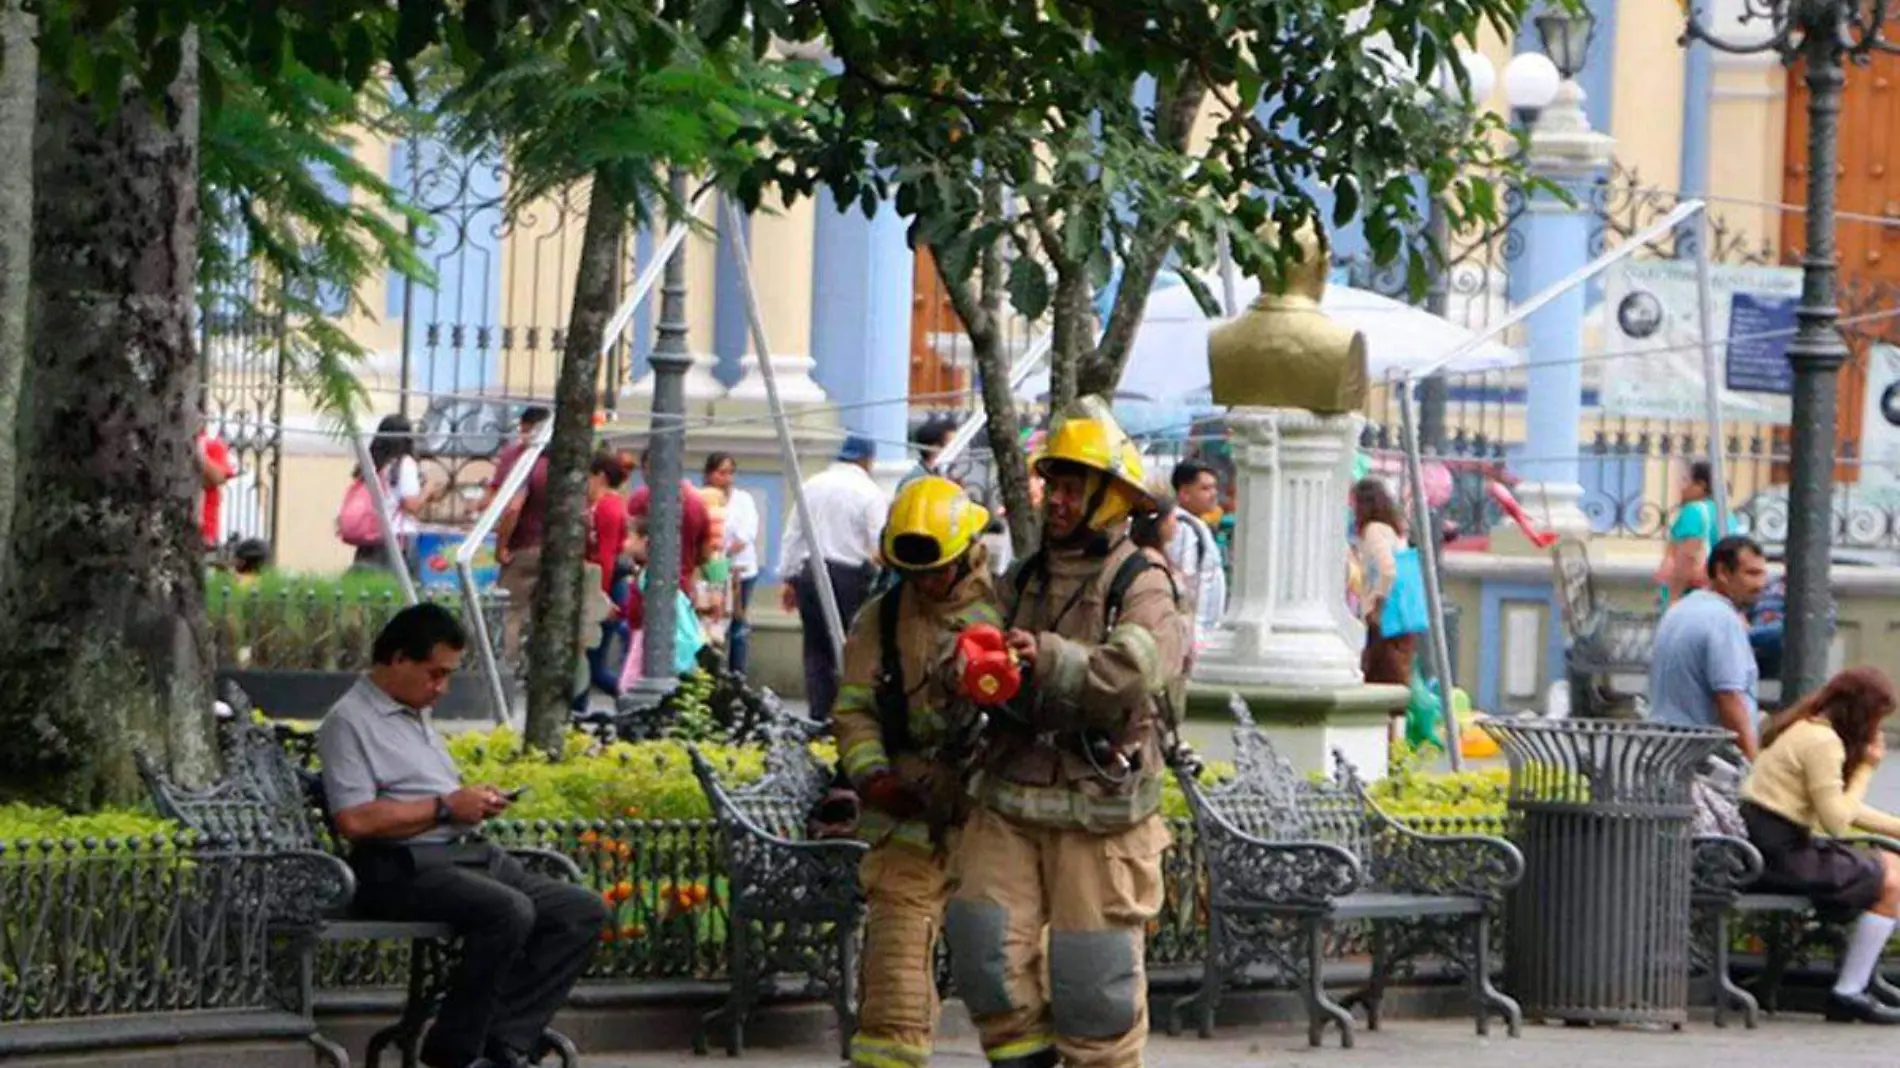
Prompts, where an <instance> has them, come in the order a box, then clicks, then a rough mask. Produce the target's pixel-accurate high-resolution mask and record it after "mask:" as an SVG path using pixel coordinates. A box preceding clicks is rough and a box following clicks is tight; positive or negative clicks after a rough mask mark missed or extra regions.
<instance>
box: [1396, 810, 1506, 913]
mask: <svg viewBox="0 0 1900 1068" xmlns="http://www.w3.org/2000/svg"><path fill="white" fill-rule="evenodd" d="M1373 811H1374V812H1375V813H1376V815H1375V817H1374V819H1375V821H1376V827H1375V831H1374V835H1373V845H1372V848H1373V853H1374V856H1375V857H1376V861H1375V863H1376V864H1377V865H1378V872H1377V876H1378V880H1379V882H1380V883H1381V884H1382V885H1383V886H1384V887H1385V888H1387V889H1390V890H1392V891H1395V892H1397V893H1401V894H1430V895H1436V896H1448V897H1481V898H1484V899H1485V900H1487V901H1498V900H1501V899H1502V898H1503V897H1504V894H1505V892H1506V891H1508V890H1510V889H1511V888H1512V887H1513V886H1516V885H1517V883H1518V880H1520V879H1522V878H1524V854H1523V853H1521V852H1519V851H1518V848H1517V846H1515V845H1513V844H1511V843H1510V842H1508V841H1506V840H1505V839H1503V838H1497V837H1493V836H1491V835H1483V834H1426V833H1424V832H1421V831H1415V830H1413V829H1411V828H1410V827H1407V826H1405V825H1404V824H1402V823H1400V822H1398V821H1397V820H1394V819H1392V818H1390V817H1388V816H1386V815H1385V814H1384V813H1383V812H1379V811H1378V809H1376V808H1374V809H1373Z"/></svg>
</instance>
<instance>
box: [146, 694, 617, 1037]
mask: <svg viewBox="0 0 1900 1068" xmlns="http://www.w3.org/2000/svg"><path fill="white" fill-rule="evenodd" d="M224 730H225V733H226V739H225V743H226V746H225V768H226V772H227V774H226V776H225V778H224V779H223V780H222V781H220V782H218V783H216V784H214V785H212V786H210V787H207V788H206V789H203V790H191V789H187V788H185V787H183V786H180V785H178V784H176V783H174V782H172V781H171V779H170V778H169V777H167V776H166V775H165V773H164V772H163V771H161V770H160V769H158V768H157V767H155V766H154V765H153V764H152V762H151V761H150V760H149V759H148V758H147V757H146V756H145V754H144V753H138V754H136V756H137V760H138V768H139V774H140V775H141V776H143V777H144V779H145V783H146V786H147V787H148V788H149V789H150V791H151V794H152V800H153V803H154V804H155V805H156V806H157V808H158V811H159V813H160V814H161V815H163V816H165V817H166V818H167V819H171V820H175V821H177V822H178V823H180V824H182V825H183V826H185V827H187V828H190V829H191V830H194V831H198V832H200V833H201V834H206V835H211V836H227V835H228V836H235V837H240V838H251V839H258V840H261V841H264V842H266V843H267V844H268V849H269V850H270V851H271V853H272V854H273V855H274V856H276V857H279V858H281V862H282V863H283V864H284V865H285V867H286V870H285V871H282V872H279V873H278V877H277V878H276V879H275V880H274V881H273V884H272V891H273V893H272V897H271V900H269V901H267V902H265V903H264V904H265V907H266V909H267V910H268V913H269V923H270V925H271V928H272V931H273V933H274V934H275V935H277V936H279V937H280V938H281V939H283V940H284V942H285V943H286V946H287V948H288V950H289V952H290V954H291V957H292V959H293V960H294V967H295V978H294V982H292V983H291V984H289V985H290V987H291V989H288V990H286V991H285V992H284V995H283V996H284V998H285V1000H286V1001H287V1002H288V1003H289V1004H290V1005H291V1006H292V1008H293V1009H294V1010H295V1011H297V1012H299V1013H301V1014H303V1015H304V1016H306V1017H309V1016H312V1015H313V1013H314V1009H315V1000H316V990H315V987H316V981H315V980H316V949H317V945H318V943H320V942H359V941H361V942H380V941H398V942H401V941H406V942H408V943H409V947H410V948H409V981H408V990H407V993H406V996H405V998H404V1001H403V1010H402V1016H401V1018H400V1019H399V1020H398V1021H397V1022H396V1023H394V1024H392V1025H390V1026H389V1027H386V1028H383V1029H382V1030H380V1031H378V1032H377V1033H376V1034H375V1035H374V1036H373V1037H372V1038H371V1039H370V1043H369V1051H368V1060H369V1064H370V1066H371V1068H375V1066H376V1065H378V1064H379V1063H380V1062H381V1058H382V1054H383V1051H384V1050H385V1049H386V1048H388V1047H389V1046H391V1045H394V1046H395V1047H396V1049H397V1050H398V1051H399V1052H400V1054H401V1056H402V1063H403V1065H404V1068H410V1066H413V1065H415V1064H417V1063H418V1061H417V1050H418V1047H419V1045H420V1044H421V1041H422V1033H423V1030H424V1029H425V1028H426V1027H427V1025H428V1022H429V1020H430V1019H431V1018H432V1017H433V1016H434V1015H435V1011H436V1008H437V1007H438V1006H439V1005H440V1003H441V1000H442V994H443V989H444V984H445V982H446V979H447V976H448V973H449V971H450V970H451V968H450V965H451V964H452V963H453V960H454V954H455V951H456V950H455V932H454V931H453V930H452V929H451V928H450V927H449V926H448V925H447V924H438V923H411V922H394V921H387V920H372V919H368V918H366V917H363V916H360V915H357V914H355V913H354V912H353V911H352V909H351V907H350V903H351V900H352V899H353V898H354V897H355V894H356V877H355V874H354V873H353V872H352V871H351V870H350V867H349V865H348V864H346V863H344V862H343V860H342V859H341V858H340V857H338V856H336V855H335V854H334V853H332V852H329V851H328V850H326V849H325V848H324V846H325V840H326V838H327V839H328V840H329V841H332V842H334V841H336V840H337V838H336V835H335V833H334V828H329V827H327V824H328V822H329V814H328V812H327V810H326V809H325V807H324V805H323V789H322V781H321V780H320V779H318V778H317V777H316V775H315V774H313V773H311V772H306V771H299V770H298V769H297V767H296V766H294V765H293V764H292V763H291V760H290V757H289V754H288V753H287V752H286V751H285V749H284V747H283V745H282V744H281V743H280V742H279V741H278V739H277V737H276V736H275V734H274V733H273V732H272V730H271V729H270V728H269V727H265V726H260V725H256V724H253V723H251V722H249V721H248V718H247V714H240V715H239V716H238V718H236V719H234V720H233V721H232V722H231V723H229V724H228V725H227V726H226V727H225V728H224ZM319 826H325V828H326V830H328V831H329V833H328V834H326V835H320V834H319V833H318V828H319ZM508 852H509V853H510V854H511V855H513V856H514V857H515V859H517V860H519V861H520V862H521V864H522V866H523V867H526V868H528V869H529V870H530V871H535V872H539V873H541V874H543V875H546V876H549V877H551V878H556V879H564V880H567V881H570V882H576V883H578V882H580V881H581V873H580V869H579V868H578V867H576V866H575V864H574V862H573V861H571V860H569V859H568V858H566V857H564V856H562V855H560V854H558V853H553V852H549V851H547V850H541V849H513V848H511V849H509V850H508ZM310 1041H311V1042H312V1044H313V1045H315V1046H316V1047H317V1049H318V1051H319V1053H321V1054H322V1056H323V1057H324V1059H325V1060H327V1061H328V1062H329V1063H331V1064H332V1065H334V1066H336V1068H348V1066H349V1063H350V1060H349V1055H348V1053H347V1052H345V1051H344V1050H343V1048H342V1047H341V1046H339V1045H337V1044H336V1043H335V1042H332V1041H330V1040H328V1039H325V1038H323V1037H322V1036H320V1035H318V1036H315V1037H312V1038H311V1040H310ZM542 1044H543V1048H542V1049H540V1050H536V1051H533V1052H534V1053H535V1055H536V1057H537V1058H539V1057H541V1056H544V1055H546V1054H548V1053H554V1054H558V1055H559V1057H560V1060H561V1063H562V1065H563V1066H564V1068H575V1066H576V1065H577V1064H578V1063H579V1053H578V1051H577V1050H576V1048H575V1046H574V1043H573V1042H572V1041H570V1040H569V1039H568V1038H567V1037H566V1036H564V1035H561V1034H559V1033H557V1032H555V1031H552V1030H550V1031H547V1032H545V1033H544V1034H543V1036H542Z"/></svg>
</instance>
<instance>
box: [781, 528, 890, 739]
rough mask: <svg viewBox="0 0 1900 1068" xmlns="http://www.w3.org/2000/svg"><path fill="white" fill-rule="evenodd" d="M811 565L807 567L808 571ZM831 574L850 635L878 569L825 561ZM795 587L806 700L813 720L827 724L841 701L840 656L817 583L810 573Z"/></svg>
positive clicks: (832, 585)
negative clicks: (801, 631)
mask: <svg viewBox="0 0 1900 1068" xmlns="http://www.w3.org/2000/svg"><path fill="white" fill-rule="evenodd" d="M809 566H810V565H807V567H808V568H809ZM825 570H826V571H828V572H830V573H831V590H832V593H833V594H834V595H835V596H836V597H837V598H838V620H839V622H841V623H843V624H844V629H845V631H846V632H847V633H849V632H850V630H851V620H852V619H854V618H856V617H857V614H858V609H860V608H862V607H864V602H865V599H866V598H868V597H869V596H870V593H871V583H872V581H873V580H874V579H876V578H877V569H876V568H874V567H872V566H871V565H869V564H860V565H857V566H853V565H851V564H841V563H838V562H837V561H835V560H828V561H826V562H825ZM792 588H793V589H794V590H795V591H796V592H797V593H798V623H799V627H800V628H801V629H802V630H803V631H804V645H805V700H806V702H807V703H808V704H810V705H811V718H812V719H815V720H817V721H819V722H820V723H823V722H825V721H826V720H828V719H830V718H831V706H832V705H833V704H834V703H836V701H837V700H838V670H839V666H840V665H839V664H838V659H837V656H836V655H835V654H834V653H833V652H832V650H831V631H830V629H829V628H827V627H826V626H825V609H824V605H823V604H822V602H820V601H819V599H818V584H817V583H815V582H813V581H812V578H811V574H810V572H809V570H808V571H807V572H806V573H805V574H802V575H800V576H799V578H798V581H797V582H796V583H794V584H793V586H792Z"/></svg>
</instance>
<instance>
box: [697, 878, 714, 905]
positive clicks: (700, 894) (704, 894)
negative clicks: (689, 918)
mask: <svg viewBox="0 0 1900 1068" xmlns="http://www.w3.org/2000/svg"><path fill="white" fill-rule="evenodd" d="M692 894H693V904H695V905H704V904H705V903H706V899H707V898H709V897H711V896H712V891H711V890H708V889H706V884H705V883H694V884H693V890H692Z"/></svg>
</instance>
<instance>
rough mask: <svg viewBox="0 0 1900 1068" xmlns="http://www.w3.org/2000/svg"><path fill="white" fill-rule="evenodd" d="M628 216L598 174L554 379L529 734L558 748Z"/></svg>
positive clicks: (575, 652)
mask: <svg viewBox="0 0 1900 1068" xmlns="http://www.w3.org/2000/svg"><path fill="white" fill-rule="evenodd" d="M625 215H626V212H625V210H624V206H623V205H622V204H621V203H620V201H619V199H618V198H617V197H616V196H615V195H614V193H613V190H612V187H611V185H610V184H609V183H607V182H604V181H601V180H599V179H598V178H597V179H596V180H595V182H594V185H593V189H592V190H591V191H590V193H589V197H588V208H587V229H586V231H585V233H584V234H583V236H582V238H581V263H580V273H579V274H578V275H577V276H576V277H575V279H574V304H573V308H572V311H571V312H570V314H569V315H568V322H567V346H566V348H565V349H563V351H562V353H561V376H560V380H559V381H558V382H557V383H556V384H555V387H554V437H553V439H552V440H550V441H549V442H548V453H547V455H548V502H547V505H548V517H547V518H548V525H547V539H546V540H545V541H544V542H543V543H542V546H541V581H540V582H538V583H536V585H535V590H534V612H533V615H532V618H533V621H534V622H533V629H532V631H531V632H530V634H529V637H528V723H527V737H528V741H529V742H530V743H531V744H533V745H537V746H540V747H541V748H543V749H546V750H547V751H549V752H550V753H553V752H558V751H559V750H560V747H561V735H562V733H563V731H564V728H565V727H566V726H567V723H568V702H569V701H570V699H571V698H572V696H573V694H572V687H573V685H574V665H575V662H576V659H577V657H578V656H579V649H578V648H577V647H576V642H575V639H576V637H577V636H579V634H580V621H581V612H580V606H581V595H582V594H583V592H585V591H584V589H583V585H582V583H583V581H584V579H583V573H582V567H583V565H584V564H585V563H586V554H587V525H586V513H587V468H588V464H589V461H590V459H591V458H592V456H593V452H594V408H595V405H596V403H597V402H598V399H599V394H600V390H599V385H598V382H599V378H600V349H601V344H602V342H603V340H604V335H605V334H606V331H607V320H608V319H609V318H610V317H611V316H612V315H613V313H614V296H615V294H614V264H615V261H616V260H617V259H618V252H619V248H620V230H621V220H622V219H623V218H625ZM587 637H588V638H592V637H594V635H591V634H590V635H587Z"/></svg>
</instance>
